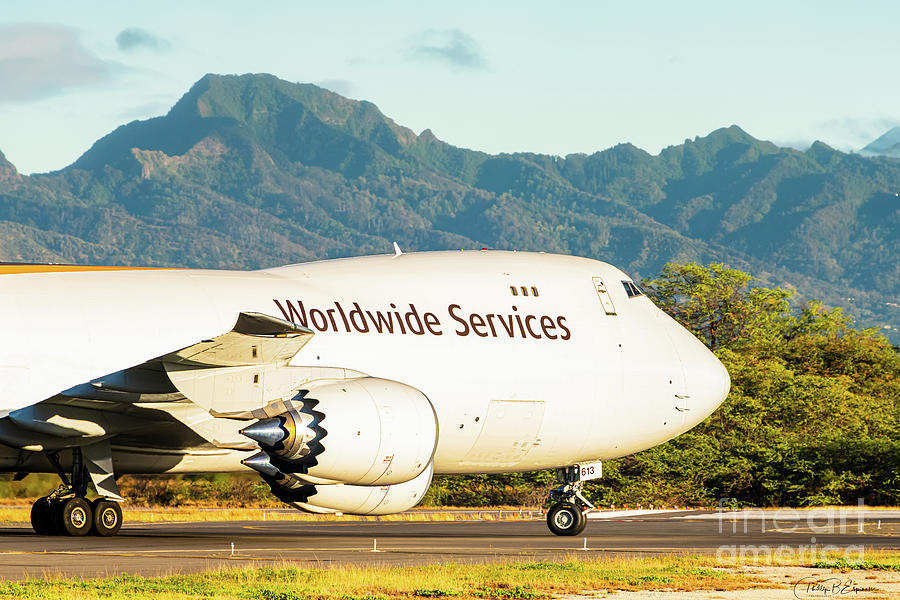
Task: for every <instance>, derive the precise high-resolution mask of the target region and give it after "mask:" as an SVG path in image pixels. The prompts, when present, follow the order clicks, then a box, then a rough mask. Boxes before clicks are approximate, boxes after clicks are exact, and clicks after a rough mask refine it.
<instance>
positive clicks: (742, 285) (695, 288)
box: [643, 263, 791, 350]
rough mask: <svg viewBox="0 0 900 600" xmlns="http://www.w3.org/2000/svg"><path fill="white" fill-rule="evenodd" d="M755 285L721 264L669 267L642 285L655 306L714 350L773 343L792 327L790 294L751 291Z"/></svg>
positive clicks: (774, 290) (739, 272)
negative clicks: (786, 329)
mask: <svg viewBox="0 0 900 600" xmlns="http://www.w3.org/2000/svg"><path fill="white" fill-rule="evenodd" d="M752 281H754V278H753V277H751V276H750V275H748V274H747V273H744V272H742V271H739V270H737V269H731V268H729V267H726V266H725V265H723V264H722V263H712V264H710V265H707V266H705V267H704V266H701V265H698V264H697V263H686V264H677V263H667V264H666V265H665V266H664V267H663V269H662V273H660V275H659V277H657V278H655V279H647V280H645V281H644V282H643V285H644V289H645V290H646V292H647V295H648V296H650V297H651V298H652V299H653V301H654V302H655V303H656V304H657V306H659V307H660V308H661V309H663V310H664V311H666V312H667V313H669V314H670V315H672V317H674V318H675V319H676V320H677V321H678V322H679V323H681V324H682V325H684V326H685V327H686V328H687V329H689V330H690V331H692V332H693V333H694V334H695V335H696V336H697V337H698V338H700V339H701V340H703V342H704V343H705V344H706V345H707V346H709V347H710V348H712V349H713V350H716V349H718V348H722V347H731V346H744V345H748V344H755V345H758V344H765V343H769V342H772V341H774V340H776V339H778V338H779V337H780V336H781V335H782V334H783V332H784V331H785V328H786V327H787V326H788V324H789V323H790V321H791V319H790V305H789V304H788V299H789V298H790V297H791V293H790V292H788V291H787V290H782V289H777V288H776V289H770V288H765V287H754V288H749V284H750V283H751V282H752Z"/></svg>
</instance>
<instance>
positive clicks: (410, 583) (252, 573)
mask: <svg viewBox="0 0 900 600" xmlns="http://www.w3.org/2000/svg"><path fill="white" fill-rule="evenodd" d="M714 561H715V559H714V558H713V557H702V556H665V557H653V558H605V557H602V558H594V559H588V560H577V559H572V560H567V561H563V562H546V561H544V562H536V563H534V562H532V563H527V562H508V563H501V564H492V565H426V566H416V567H343V568H326V569H299V568H296V567H283V568H260V569H243V570H223V571H215V572H208V573H202V574H198V575H173V576H168V577H138V576H131V575H120V576H117V577H106V578H100V579H86V580H80V579H75V580H59V579H56V580H27V581H21V582H7V583H4V584H0V598H3V597H10V598H23V599H32V598H34V599H37V598H41V599H48V598H52V599H58V598H76V599H93V598H103V599H109V600H116V599H119V598H128V599H138V600H139V599H144V598H146V599H150V598H153V599H170V598H171V599H176V598H211V599H223V600H224V599H231V598H235V599H244V600H299V599H301V598H302V599H304V600H307V599H308V600H363V599H383V600H394V599H400V598H405V599H408V598H453V599H459V600H469V599H478V598H485V599H487V598H498V599H504V600H540V599H544V598H546V599H548V600H549V599H550V598H553V597H556V596H558V595H560V594H574V593H579V592H583V591H586V590H646V589H658V590H691V589H714V590H740V589H747V588H751V587H756V586H758V585H759V582H758V581H757V580H756V579H754V578H753V577H750V576H748V575H744V574H740V573H736V572H734V571H729V570H726V569H722V568H717V567H716V566H715V564H714Z"/></svg>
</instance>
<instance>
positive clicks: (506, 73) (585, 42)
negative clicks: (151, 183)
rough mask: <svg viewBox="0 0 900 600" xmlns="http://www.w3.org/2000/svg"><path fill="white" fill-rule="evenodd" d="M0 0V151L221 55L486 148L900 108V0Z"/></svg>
mask: <svg viewBox="0 0 900 600" xmlns="http://www.w3.org/2000/svg"><path fill="white" fill-rule="evenodd" d="M731 4H732V3H728V2H721V1H719V2H671V1H670V2H640V1H636V2H630V3H624V2H604V1H599V0H595V1H593V2H559V3H548V2H540V3H538V2H526V1H521V0H519V1H516V2H505V1H490V2H488V1H484V0H482V1H480V2H467V1H464V0H456V1H454V2H446V3H436V2H421V1H418V2H335V3H323V2H258V3H249V2H246V0H244V1H243V2H229V1H224V0H219V1H216V2H169V1H166V0H157V1H154V2H145V3H127V2H84V3H75V2H39V3H38V2H35V3H25V2H17V3H13V2H4V3H3V5H2V10H0V151H3V152H4V153H5V154H6V157H7V158H8V159H9V160H10V161H11V162H13V163H14V164H15V165H16V166H17V167H18V168H19V169H20V171H22V172H24V173H32V172H44V171H49V170H55V169H60V168H62V167H65V166H66V165H68V164H70V163H71V162H72V161H74V160H75V159H76V158H77V157H78V156H79V155H80V154H81V153H82V152H84V151H85V150H86V149H87V148H88V147H89V146H90V145H91V144H92V143H93V142H94V141H95V140H96V139H98V138H99V137H101V136H103V135H105V134H106V133H108V132H110V131H111V130H113V129H114V128H115V127H117V126H118V125H121V124H123V123H126V122H128V121H131V120H134V119H145V118H148V117H152V116H157V115H161V114H164V113H165V112H166V111H167V110H168V109H169V107H171V105H172V104H174V103H175V102H176V101H177V100H178V98H179V97H180V96H181V95H182V94H184V92H186V91H187V90H188V88H189V87H190V86H191V84H192V83H194V82H195V81H196V80H197V79H199V78H200V77H201V76H203V75H204V74H205V73H247V72H265V73H272V74H274V75H276V76H278V77H281V78H283V79H287V80H290V81H300V82H312V83H317V84H319V85H322V86H324V87H328V88H330V89H333V90H334V91H337V92H339V93H342V94H344V95H346V96H350V97H352V98H358V99H366V100H370V101H372V102H374V103H375V104H377V105H378V107H379V108H380V109H381V110H382V112H384V113H385V114H386V115H388V116H389V117H391V118H393V119H394V120H395V121H397V122H398V123H400V124H401V125H405V126H407V127H410V128H411V129H413V130H414V131H416V132H417V133H418V132H421V131H422V130H423V129H425V128H431V129H432V131H433V132H434V133H435V135H437V136H438V137H439V138H441V139H443V140H445V141H448V142H450V143H452V144H455V145H458V146H463V147H466V148H474V149H478V150H484V151H487V152H492V153H493V152H513V151H532V152H542V153H548V154H559V155H565V154H569V153H573V152H587V153H590V152H595V151H598V150H602V149H604V148H607V147H609V146H612V145H615V144H617V143H619V142H631V143H634V144H635V145H637V146H639V147H641V148H644V149H646V150H648V151H650V152H653V153H656V152H658V151H659V150H660V149H662V148H664V147H665V146H669V145H673V144H678V143H681V142H682V141H683V140H684V139H685V138H693V137H695V136H698V135H706V134H707V133H709V132H710V131H712V130H713V129H716V128H718V127H722V126H727V125H730V124H732V123H735V124H738V125H740V126H741V127H743V128H744V129H745V130H747V131H748V132H749V133H751V134H752V135H754V136H756V137H758V138H763V139H770V140H773V141H775V142H777V143H781V144H784V145H792V146H795V147H800V148H804V147H806V146H807V145H808V144H809V143H810V142H811V141H813V140H815V139H821V140H823V141H825V142H826V143H828V144H830V145H832V146H835V147H837V148H840V149H843V150H856V149H859V148H860V147H862V146H864V145H865V144H866V143H868V142H869V141H871V140H872V139H874V138H876V137H878V136H879V135H881V134H882V133H884V132H885V131H886V130H888V129H889V128H891V127H892V126H895V125H900V77H898V75H897V73H898V65H900V33H898V28H897V24H898V23H900V3H896V2H886V1H884V2H874V1H871V2H866V1H864V0H862V1H859V2H856V3H852V4H851V3H846V2H828V1H819V2H803V1H794V2H767V1H757V2H754V3H752V5H751V3H741V5H740V6H730V5H731Z"/></svg>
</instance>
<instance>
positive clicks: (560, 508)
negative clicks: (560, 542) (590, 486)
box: [547, 502, 587, 535]
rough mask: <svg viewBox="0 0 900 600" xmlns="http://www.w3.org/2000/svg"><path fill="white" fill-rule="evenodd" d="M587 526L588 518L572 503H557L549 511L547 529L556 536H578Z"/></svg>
mask: <svg viewBox="0 0 900 600" xmlns="http://www.w3.org/2000/svg"><path fill="white" fill-rule="evenodd" d="M585 525H587V517H585V516H584V513H583V512H582V510H581V508H579V507H578V505H577V504H573V503H572V502H557V503H556V504H554V505H553V506H551V507H550V510H549V511H547V527H549V528H550V531H552V532H553V533H555V534H556V535H578V534H579V533H581V532H582V531H584V526H585Z"/></svg>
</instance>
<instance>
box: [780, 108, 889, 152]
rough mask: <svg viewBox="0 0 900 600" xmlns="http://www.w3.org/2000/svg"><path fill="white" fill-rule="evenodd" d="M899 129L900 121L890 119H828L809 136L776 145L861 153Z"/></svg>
mask: <svg viewBox="0 0 900 600" xmlns="http://www.w3.org/2000/svg"><path fill="white" fill-rule="evenodd" d="M897 125H900V119H896V118H891V117H873V118H862V119H855V118H850V117H845V118H842V119H828V120H825V121H819V122H818V123H813V124H812V125H811V126H810V127H809V129H808V130H807V131H806V132H804V133H802V134H800V135H796V136H794V137H793V138H789V139H779V140H773V141H774V142H775V143H777V144H779V145H782V146H789V147H791V148H797V149H798V150H806V149H807V148H809V146H810V145H811V144H812V143H813V142H814V141H816V140H820V141H823V142H825V143H826V144H828V145H829V146H831V147H832V148H835V149H837V150H842V151H844V152H851V151H852V152H858V151H859V150H860V149H861V148H863V147H864V146H867V145H868V144H870V143H871V142H873V141H874V140H875V139H877V138H879V137H881V136H882V135H883V134H884V133H885V132H886V131H888V130H889V129H891V128H893V127H896V126H897Z"/></svg>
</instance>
